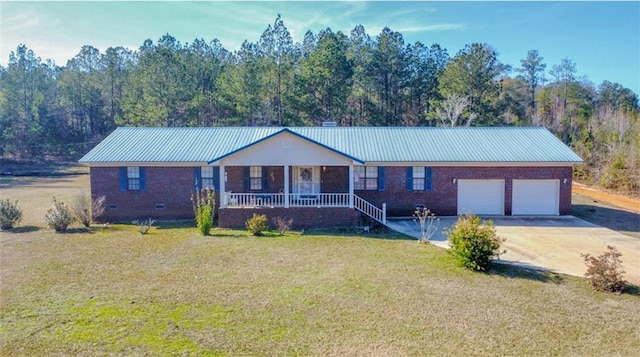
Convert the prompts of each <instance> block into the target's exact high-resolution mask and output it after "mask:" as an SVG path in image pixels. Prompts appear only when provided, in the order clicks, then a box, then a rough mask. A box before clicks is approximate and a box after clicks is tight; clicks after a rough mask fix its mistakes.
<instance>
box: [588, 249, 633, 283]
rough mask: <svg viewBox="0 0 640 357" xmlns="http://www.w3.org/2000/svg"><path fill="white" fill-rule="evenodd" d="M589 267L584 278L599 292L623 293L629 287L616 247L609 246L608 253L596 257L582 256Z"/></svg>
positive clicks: (620, 254)
mask: <svg viewBox="0 0 640 357" xmlns="http://www.w3.org/2000/svg"><path fill="white" fill-rule="evenodd" d="M580 255H581V256H582V258H583V259H584V263H585V264H586V265H587V272H586V273H585V274H584V276H585V277H586V278H587V280H589V284H591V287H592V288H593V289H595V290H597V291H607V292H612V293H621V292H622V291H623V290H624V288H625V287H626V285H627V282H626V281H625V280H624V273H625V271H624V269H623V268H622V260H621V259H620V257H621V256H622V253H620V252H619V251H618V250H617V249H616V248H615V247H612V246H610V245H608V246H607V251H606V252H604V253H603V254H602V255H600V256H598V257H597V258H596V257H593V256H591V255H590V254H580Z"/></svg>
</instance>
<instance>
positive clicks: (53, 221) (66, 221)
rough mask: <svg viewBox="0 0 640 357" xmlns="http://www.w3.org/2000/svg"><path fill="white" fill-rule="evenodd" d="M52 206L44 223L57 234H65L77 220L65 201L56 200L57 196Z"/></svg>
mask: <svg viewBox="0 0 640 357" xmlns="http://www.w3.org/2000/svg"><path fill="white" fill-rule="evenodd" d="M52 205H53V207H52V208H50V209H49V210H48V211H47V214H46V215H45V216H44V223H46V224H47V227H49V228H53V229H54V230H55V231H56V232H64V231H66V230H67V227H69V225H70V224H71V223H73V222H74V221H75V218H74V217H73V215H72V214H71V210H70V209H69V207H67V205H66V204H65V203H64V202H63V201H58V200H56V198H55V196H54V197H53V202H52Z"/></svg>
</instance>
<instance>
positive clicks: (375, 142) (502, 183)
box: [80, 127, 582, 228]
mask: <svg viewBox="0 0 640 357" xmlns="http://www.w3.org/2000/svg"><path fill="white" fill-rule="evenodd" d="M580 162H582V160H581V159H580V158H579V157H578V156H577V155H576V154H575V153H574V152H573V151H571V150H570V149H569V148H568V147H567V146H565V145H564V144H563V143H562V142H561V141H559V140H558V139H557V138H556V137H555V136H553V134H551V133H550V132H549V131H548V130H546V129H545V128H540V127H528V128H522V127H518V128H515V127H499V128H466V127H465V128H436V127H290V128H282V127H278V128H276V127H214V128H133V127H127V128H118V129H116V130H115V131H114V132H113V133H112V134H111V135H109V136H108V137H107V138H105V139H104V140H103V141H102V142H101V143H100V144H98V145H97V146H96V147H95V148H94V149H93V150H91V151H90V152H89V153H88V154H87V155H85V156H84V157H83V158H82V159H81V160H80V163H82V164H86V165H89V166H90V174H91V194H92V195H97V196H100V195H104V196H106V207H107V209H106V212H105V216H104V217H103V218H102V219H103V220H106V221H118V220H130V219H135V218H145V217H154V218H166V219H179V218H193V209H192V203H191V196H192V193H193V192H194V191H195V190H200V189H203V188H210V189H214V190H215V192H216V200H217V204H218V207H217V213H218V214H217V217H218V225H219V226H220V227H244V222H245V221H246V219H248V218H249V217H251V216H252V214H253V213H264V214H266V215H267V217H268V219H269V220H270V221H271V219H272V218H273V217H276V216H282V217H291V218H293V219H294V226H295V227H296V228H304V227H316V226H322V225H329V226H353V225H356V224H358V222H360V220H361V219H363V217H369V218H370V219H373V220H376V221H379V222H381V223H383V224H384V223H386V219H387V217H391V216H410V215H411V214H412V213H413V212H414V211H415V209H416V206H418V205H424V206H426V207H428V208H429V209H431V210H432V211H433V212H434V213H435V214H436V215H438V216H446V215H457V214H463V213H468V212H470V213H476V214H479V215H566V214H570V212H571V178H572V165H574V164H576V163H580Z"/></svg>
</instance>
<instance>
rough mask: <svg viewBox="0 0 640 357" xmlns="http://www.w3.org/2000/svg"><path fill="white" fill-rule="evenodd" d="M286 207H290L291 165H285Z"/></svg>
mask: <svg viewBox="0 0 640 357" xmlns="http://www.w3.org/2000/svg"><path fill="white" fill-rule="evenodd" d="M284 208H289V165H284Z"/></svg>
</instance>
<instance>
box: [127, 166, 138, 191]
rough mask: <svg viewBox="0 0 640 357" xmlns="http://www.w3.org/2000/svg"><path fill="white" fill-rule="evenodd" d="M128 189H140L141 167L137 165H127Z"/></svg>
mask: <svg viewBox="0 0 640 357" xmlns="http://www.w3.org/2000/svg"><path fill="white" fill-rule="evenodd" d="M127 190H129V191H140V168H139V167H137V166H133V167H132V166H129V167H127Z"/></svg>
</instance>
